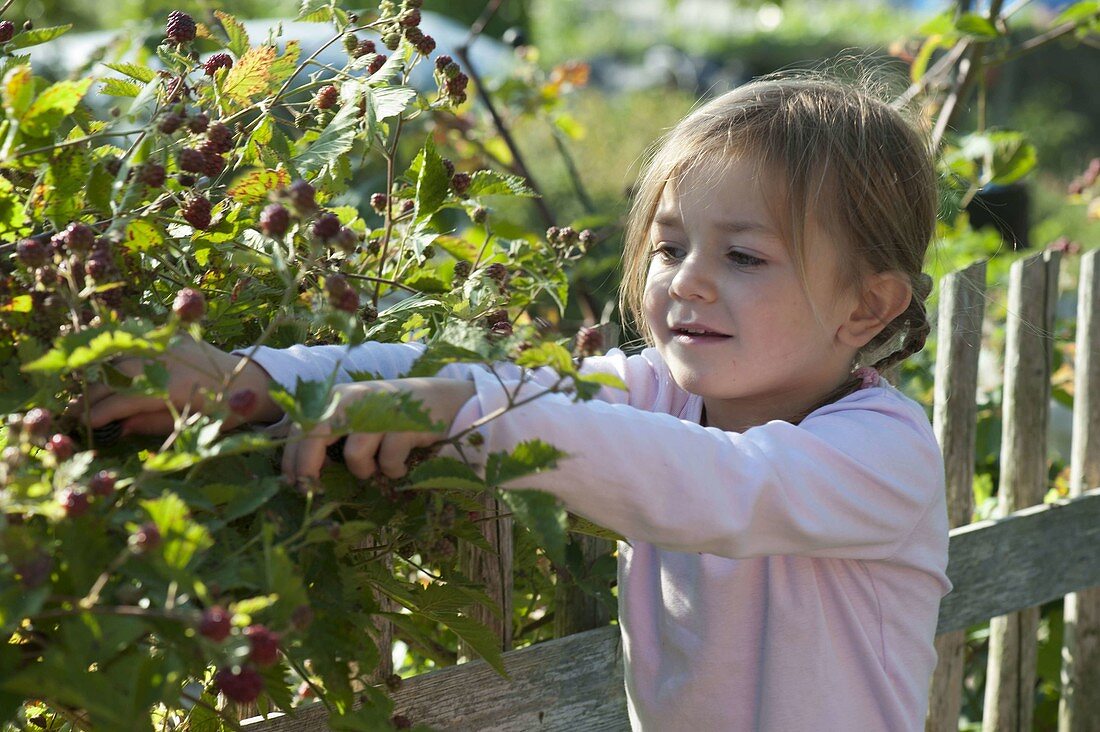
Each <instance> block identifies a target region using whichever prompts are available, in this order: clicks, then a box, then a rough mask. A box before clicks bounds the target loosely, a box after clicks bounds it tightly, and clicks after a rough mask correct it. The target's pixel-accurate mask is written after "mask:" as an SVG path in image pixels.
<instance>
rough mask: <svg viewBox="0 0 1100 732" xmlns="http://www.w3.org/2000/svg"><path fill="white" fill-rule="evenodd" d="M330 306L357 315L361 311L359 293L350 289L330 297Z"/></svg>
mask: <svg viewBox="0 0 1100 732" xmlns="http://www.w3.org/2000/svg"><path fill="white" fill-rule="evenodd" d="M329 304H330V305H332V307H334V308H336V309H337V310H343V311H344V312H345V313H356V312H358V311H359V293H357V292H356V291H355V289H354V288H352V287H348V288H347V289H346V290H344V291H342V292H340V293H337V294H332V295H329Z"/></svg>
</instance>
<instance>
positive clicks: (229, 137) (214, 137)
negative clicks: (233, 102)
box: [203, 122, 233, 153]
mask: <svg viewBox="0 0 1100 732" xmlns="http://www.w3.org/2000/svg"><path fill="white" fill-rule="evenodd" d="M203 146H204V147H205V148H206V149H208V150H210V151H212V152H219V153H226V152H229V151H230V150H232V149H233V133H232V132H231V131H230V129H229V128H228V127H226V126H225V125H223V124H222V123H221V122H217V123H215V124H212V125H210V127H209V129H207V130H206V142H205V143H203Z"/></svg>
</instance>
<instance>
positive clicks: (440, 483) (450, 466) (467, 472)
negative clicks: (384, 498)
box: [404, 457, 485, 491]
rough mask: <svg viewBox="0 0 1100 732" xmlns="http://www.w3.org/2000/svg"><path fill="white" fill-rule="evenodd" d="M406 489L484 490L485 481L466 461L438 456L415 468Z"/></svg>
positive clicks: (409, 476) (408, 479)
mask: <svg viewBox="0 0 1100 732" xmlns="http://www.w3.org/2000/svg"><path fill="white" fill-rule="evenodd" d="M406 480H407V481H408V485H406V486H404V490H426V489H429V488H454V489H457V490H464V491H482V490H484V489H485V481H483V480H482V479H481V478H479V477H478V475H477V473H475V472H474V470H473V468H471V467H470V466H469V465H467V464H466V463H464V462H462V461H461V460H456V459H455V458H449V457H436V458H432V459H430V460H425V461H424V462H422V463H420V464H419V465H417V466H416V467H415V468H413V470H412V472H410V473H409V475H408V478H407V479H406Z"/></svg>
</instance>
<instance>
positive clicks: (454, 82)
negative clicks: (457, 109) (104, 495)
mask: <svg viewBox="0 0 1100 732" xmlns="http://www.w3.org/2000/svg"><path fill="white" fill-rule="evenodd" d="M435 82H436V84H437V85H438V86H439V96H440V98H441V99H443V100H444V102H445V103H447V104H451V105H455V106H457V105H459V104H462V103H463V102H465V101H466V87H467V86H468V85H469V83H470V77H468V76H466V74H464V73H462V70H461V69H460V68H459V67H458V64H456V63H455V61H454V59H453V58H451V57H450V56H447V55H442V56H438V57H436V59H435Z"/></svg>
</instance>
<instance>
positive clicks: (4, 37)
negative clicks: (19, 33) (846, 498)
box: [0, 20, 15, 43]
mask: <svg viewBox="0 0 1100 732" xmlns="http://www.w3.org/2000/svg"><path fill="white" fill-rule="evenodd" d="M14 36H15V23H12V22H11V21H10V20H5V21H0V43H7V42H8V41H10V40H11V39H12V38H13V37H14Z"/></svg>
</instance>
